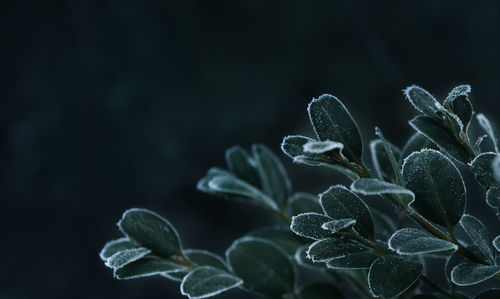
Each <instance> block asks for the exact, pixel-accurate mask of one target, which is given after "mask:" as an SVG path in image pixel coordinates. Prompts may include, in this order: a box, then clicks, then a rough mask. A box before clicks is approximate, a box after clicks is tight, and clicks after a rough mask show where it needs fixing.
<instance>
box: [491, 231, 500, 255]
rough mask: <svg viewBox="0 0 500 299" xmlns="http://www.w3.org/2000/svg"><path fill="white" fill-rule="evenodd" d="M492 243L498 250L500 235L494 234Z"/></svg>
mask: <svg viewBox="0 0 500 299" xmlns="http://www.w3.org/2000/svg"><path fill="white" fill-rule="evenodd" d="M492 243H493V246H494V247H495V249H496V250H497V251H498V252H500V235H499V236H496V237H495V239H494V240H493V242H492Z"/></svg>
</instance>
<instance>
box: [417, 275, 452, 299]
mask: <svg viewBox="0 0 500 299" xmlns="http://www.w3.org/2000/svg"><path fill="white" fill-rule="evenodd" d="M420 280H421V281H423V282H424V283H426V284H428V285H429V286H430V287H431V288H433V289H434V290H435V291H436V292H438V293H440V294H441V295H444V296H446V297H448V298H453V297H454V296H453V294H452V293H450V292H448V291H447V290H445V289H443V288H442V287H441V286H439V285H438V284H436V283H434V282H433V281H432V280H430V279H429V278H428V277H427V276H425V275H420Z"/></svg>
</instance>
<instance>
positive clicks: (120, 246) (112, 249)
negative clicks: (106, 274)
mask: <svg viewBox="0 0 500 299" xmlns="http://www.w3.org/2000/svg"><path fill="white" fill-rule="evenodd" d="M136 247H137V244H136V243H135V242H134V241H131V240H129V239H128V238H120V239H116V240H113V241H109V242H108V243H106V244H105V245H104V247H103V248H102V250H101V252H100V253H99V257H100V258H101V259H102V260H103V261H106V260H107V259H108V258H110V257H111V256H112V255H113V254H115V253H117V252H118V251H122V250H125V249H132V248H136Z"/></svg>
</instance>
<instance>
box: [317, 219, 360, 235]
mask: <svg viewBox="0 0 500 299" xmlns="http://www.w3.org/2000/svg"><path fill="white" fill-rule="evenodd" d="M355 223H356V220H354V219H351V218H343V219H338V220H332V221H328V222H325V223H323V225H321V228H322V229H325V230H327V231H330V232H331V233H336V232H338V231H341V230H343V229H346V228H348V227H349V226H353V225H354V224H355Z"/></svg>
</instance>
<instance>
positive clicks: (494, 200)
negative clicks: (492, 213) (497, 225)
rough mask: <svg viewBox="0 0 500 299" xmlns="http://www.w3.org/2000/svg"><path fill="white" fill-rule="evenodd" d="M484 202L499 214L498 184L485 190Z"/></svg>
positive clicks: (499, 192) (499, 189)
mask: <svg viewBox="0 0 500 299" xmlns="http://www.w3.org/2000/svg"><path fill="white" fill-rule="evenodd" d="M486 203H487V204H488V205H489V206H490V207H492V208H494V209H496V210H497V215H500V185H496V186H493V187H491V188H490V189H489V190H488V191H487V192H486Z"/></svg>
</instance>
